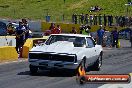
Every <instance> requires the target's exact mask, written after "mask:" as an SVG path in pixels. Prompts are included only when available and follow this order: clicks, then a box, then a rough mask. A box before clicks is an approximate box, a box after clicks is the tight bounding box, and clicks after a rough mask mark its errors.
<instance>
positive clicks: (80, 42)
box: [45, 35, 86, 47]
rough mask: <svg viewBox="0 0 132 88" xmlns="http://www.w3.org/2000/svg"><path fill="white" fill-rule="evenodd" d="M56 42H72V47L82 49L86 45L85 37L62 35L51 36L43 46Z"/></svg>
mask: <svg viewBox="0 0 132 88" xmlns="http://www.w3.org/2000/svg"><path fill="white" fill-rule="evenodd" d="M58 41H68V42H73V44H74V47H83V46H84V45H86V40H85V37H77V36H64V35H51V36H50V37H49V39H48V40H47V41H46V42H45V44H46V45H50V44H52V43H55V42H58Z"/></svg>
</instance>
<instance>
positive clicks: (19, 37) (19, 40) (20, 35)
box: [15, 22, 24, 53]
mask: <svg viewBox="0 0 132 88" xmlns="http://www.w3.org/2000/svg"><path fill="white" fill-rule="evenodd" d="M15 35H16V51H17V53H19V52H20V50H21V47H22V46H23V44H24V30H23V24H22V22H19V27H17V28H16V31H15Z"/></svg>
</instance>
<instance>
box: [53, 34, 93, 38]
mask: <svg viewBox="0 0 132 88" xmlns="http://www.w3.org/2000/svg"><path fill="white" fill-rule="evenodd" d="M51 35H62V36H77V37H91V36H90V35H83V34H51Z"/></svg>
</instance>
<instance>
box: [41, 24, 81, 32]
mask: <svg viewBox="0 0 132 88" xmlns="http://www.w3.org/2000/svg"><path fill="white" fill-rule="evenodd" d="M50 25H51V23H46V22H42V23H41V28H42V32H44V31H45V30H48V29H49V27H50ZM55 25H56V26H57V25H60V26H61V29H62V32H65V33H70V31H71V30H72V27H75V28H76V30H77V32H78V33H79V27H80V25H79V24H64V23H55Z"/></svg>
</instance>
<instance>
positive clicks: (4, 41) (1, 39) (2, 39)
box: [0, 36, 16, 47]
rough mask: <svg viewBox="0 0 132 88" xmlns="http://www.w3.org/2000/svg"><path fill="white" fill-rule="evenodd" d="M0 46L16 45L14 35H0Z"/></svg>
mask: <svg viewBox="0 0 132 88" xmlns="http://www.w3.org/2000/svg"><path fill="white" fill-rule="evenodd" d="M0 46H14V47H15V46H16V39H15V36H0Z"/></svg>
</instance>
